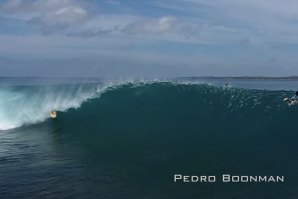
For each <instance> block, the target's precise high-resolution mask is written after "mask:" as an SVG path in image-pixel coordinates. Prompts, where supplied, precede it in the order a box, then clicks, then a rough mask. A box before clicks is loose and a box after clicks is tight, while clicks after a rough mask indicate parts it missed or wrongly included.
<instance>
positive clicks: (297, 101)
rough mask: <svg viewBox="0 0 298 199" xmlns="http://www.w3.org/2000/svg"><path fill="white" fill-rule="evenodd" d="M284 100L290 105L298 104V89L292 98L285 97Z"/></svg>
mask: <svg viewBox="0 0 298 199" xmlns="http://www.w3.org/2000/svg"><path fill="white" fill-rule="evenodd" d="M284 101H286V102H287V103H288V104H289V105H296V104H298V91H297V92H296V94H295V95H294V96H293V97H292V98H285V99H284Z"/></svg>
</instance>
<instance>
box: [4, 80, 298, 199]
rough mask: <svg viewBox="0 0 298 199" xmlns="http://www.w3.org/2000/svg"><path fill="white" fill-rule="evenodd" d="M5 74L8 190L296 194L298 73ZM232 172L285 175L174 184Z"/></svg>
mask: <svg viewBox="0 0 298 199" xmlns="http://www.w3.org/2000/svg"><path fill="white" fill-rule="evenodd" d="M0 82H1V86H0V129H1V130H2V131H0V179H1V181H0V196H1V198H208V199H209V198H211V199H213V198H278V199H280V198H287V199H288V198H297V197H298V192H297V187H298V183H297V181H296V179H297V178H298V172H297V166H298V158H297V151H298V150H297V149H298V146H297V141H298V136H297V133H298V130H297V127H296V126H297V114H298V107H297V106H288V105H287V104H285V103H284V102H283V98H284V97H287V96H292V95H293V90H295V86H296V85H297V86H296V87H297V88H298V82H297V81H294V80H274V79H271V80H247V79H244V80H241V79H213V78H212V79H208V78H203V79H202V78H199V79H198V78H188V79H182V78H179V79H171V80H163V81H160V80H154V81H152V80H143V81H140V80H138V81H119V80H118V81H115V80H113V81H112V80H111V81H107V80H96V79H92V80H90V79H89V80H86V79H85V80H79V79H72V80H61V79H60V80H57V79H55V80H53V79H48V80H44V79H41V80H40V79H39V80H37V79H8V78H5V79H1V80H0ZM226 83H228V85H227V86H225V84H226ZM52 109H55V110H57V111H58V118H57V119H56V120H51V119H49V118H48V114H49V111H51V110H52ZM225 173H228V174H232V175H280V176H285V182H284V183H278V184H276V183H250V184H247V183H221V182H216V183H213V184H212V183H174V182H173V175H174V174H185V175H216V176H220V175H221V174H225Z"/></svg>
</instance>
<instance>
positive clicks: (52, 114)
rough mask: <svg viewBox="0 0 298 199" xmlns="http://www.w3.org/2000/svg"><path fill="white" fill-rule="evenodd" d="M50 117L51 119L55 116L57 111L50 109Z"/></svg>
mask: <svg viewBox="0 0 298 199" xmlns="http://www.w3.org/2000/svg"><path fill="white" fill-rule="evenodd" d="M50 117H51V118H53V119H54V118H56V117H57V112H56V111H51V113H50Z"/></svg>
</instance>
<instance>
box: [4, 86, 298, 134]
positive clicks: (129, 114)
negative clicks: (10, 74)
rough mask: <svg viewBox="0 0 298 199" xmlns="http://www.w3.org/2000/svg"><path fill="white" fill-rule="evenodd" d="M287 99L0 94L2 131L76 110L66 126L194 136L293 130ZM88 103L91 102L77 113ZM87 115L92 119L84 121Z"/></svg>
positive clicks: (114, 92)
mask: <svg viewBox="0 0 298 199" xmlns="http://www.w3.org/2000/svg"><path fill="white" fill-rule="evenodd" d="M291 94H292V93H291V92H286V91H266V90H250V89H239V88H225V87H220V86H212V85H206V84H189V83H187V84H186V83H181V82H180V83H177V82H176V83H171V82H151V83H144V82H143V83H122V84H119V83H118V84H105V85H103V84H95V83H94V84H82V85H79V84H74V85H51V86H44V85H43V86H32V85H31V86H8V87H2V88H0V129H1V130H7V129H11V128H16V127H20V126H23V125H29V124H35V123H39V122H43V121H45V120H46V119H47V118H49V113H50V111H52V110H56V111H60V112H67V111H68V110H69V109H77V110H75V111H71V112H68V113H66V114H62V113H61V115H62V116H63V118H65V120H66V121H69V122H70V123H72V121H71V119H72V117H79V118H80V119H81V120H84V118H88V122H93V123H94V124H98V123H100V121H105V122H107V123H109V121H107V117H106V116H112V117H114V118H115V120H123V121H124V120H127V121H128V122H129V120H130V121H133V120H135V121H137V125H135V126H138V125H139V127H140V128H143V127H148V128H154V126H155V125H149V123H152V124H159V123H161V124H160V125H161V126H163V127H165V128H166V126H167V125H173V124H179V126H177V128H181V130H183V129H185V128H192V129H193V130H194V131H196V130H201V131H216V130H229V129H230V130H231V129H234V130H235V128H236V129H239V130H241V129H243V128H244V129H246V130H248V129H249V130H261V129H264V128H273V127H274V126H276V125H278V124H280V123H282V122H283V125H284V126H285V127H284V128H287V127H291V126H293V125H291V122H294V123H295V121H294V118H293V114H296V113H297V107H295V106H292V107H289V106H287V105H286V104H285V103H284V102H283V98H284V97H285V96H289V95H291ZM100 96H101V97H100ZM94 98H98V99H94ZM90 99H94V100H92V101H90V103H88V105H86V106H83V107H81V105H82V104H84V102H86V101H88V100H90ZM80 107H81V108H80ZM78 108H80V109H78ZM102 112H105V113H107V115H103V114H101V113H102ZM90 114H91V115H92V119H90V117H87V116H88V115H90ZM59 115H60V114H59ZM120 116H121V118H120ZM110 119H111V118H110ZM90 125H93V124H90ZM111 125H112V124H111ZM270 125H272V126H270ZM293 128H294V127H293ZM289 130H291V129H289Z"/></svg>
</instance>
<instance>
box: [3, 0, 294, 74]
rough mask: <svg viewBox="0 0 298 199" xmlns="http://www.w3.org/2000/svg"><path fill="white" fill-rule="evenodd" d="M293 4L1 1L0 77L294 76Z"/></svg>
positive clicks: (250, 0) (290, 0)
mask: <svg viewBox="0 0 298 199" xmlns="http://www.w3.org/2000/svg"><path fill="white" fill-rule="evenodd" d="M297 9H298V1H295V0H283V1H281V0H0V76H29V77H32V76H34V77H36V76H38V77H39V76H41V77H181V76H183V77H185V76H295V75H298V53H297V52H298V12H297Z"/></svg>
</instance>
